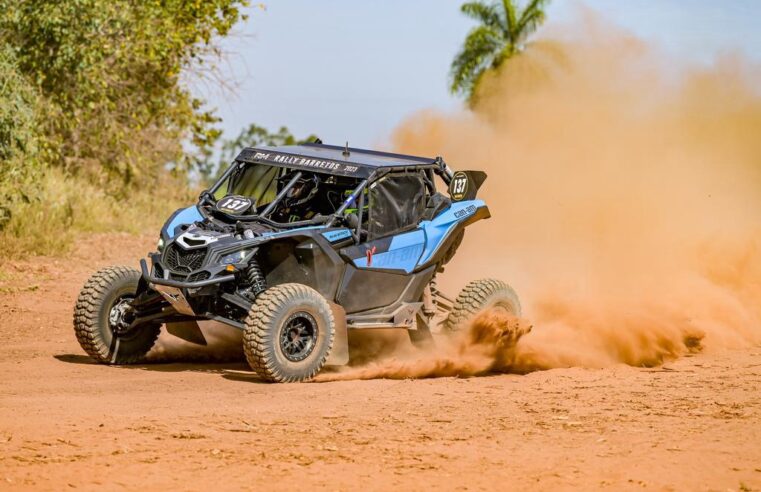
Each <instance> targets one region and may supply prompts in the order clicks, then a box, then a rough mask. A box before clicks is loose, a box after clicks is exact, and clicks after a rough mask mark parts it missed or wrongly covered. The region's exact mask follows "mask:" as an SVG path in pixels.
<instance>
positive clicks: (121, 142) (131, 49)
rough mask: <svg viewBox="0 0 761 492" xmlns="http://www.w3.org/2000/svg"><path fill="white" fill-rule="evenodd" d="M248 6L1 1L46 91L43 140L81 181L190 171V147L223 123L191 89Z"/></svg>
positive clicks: (232, 1)
mask: <svg viewBox="0 0 761 492" xmlns="http://www.w3.org/2000/svg"><path fill="white" fill-rule="evenodd" d="M245 4H246V0H203V1H201V0H141V1H138V2H136V1H132V0H67V1H59V0H0V39H1V40H2V42H3V44H4V45H5V46H9V47H10V48H11V50H12V54H13V57H14V59H15V65H16V68H17V70H18V73H19V76H20V77H24V79H25V80H26V81H27V82H28V83H29V85H30V86H31V87H33V88H34V90H36V91H38V92H39V95H40V96H41V98H42V99H43V101H44V103H45V105H46V107H45V117H44V118H43V119H41V120H39V134H40V135H39V140H40V141H42V142H44V144H45V146H46V147H47V148H48V149H50V153H49V156H50V162H51V163H53V164H55V165H58V166H60V167H61V168H63V169H64V170H65V171H66V172H68V173H72V174H85V175H87V176H89V177H90V178H95V179H96V180H97V179H100V180H102V179H104V178H105V179H109V181H114V180H116V181H119V182H121V184H123V185H124V187H129V186H130V185H132V184H143V183H145V182H147V181H150V180H151V179H155V178H156V176H157V174H158V173H160V172H161V171H162V170H163V169H164V166H165V165H166V164H167V163H173V164H174V165H175V166H176V167H177V168H178V169H181V168H183V167H186V166H187V164H188V162H189V161H188V160H187V159H184V157H183V156H184V153H183V149H182V142H183V141H192V142H193V143H194V144H196V145H198V146H200V147H203V146H207V145H210V144H212V143H213V142H214V141H215V140H216V138H217V137H218V135H219V132H218V131H217V130H216V129H214V128H213V124H214V123H215V122H216V121H217V119H216V118H215V117H214V116H213V115H212V114H211V113H209V112H207V111H205V110H204V109H203V103H202V101H200V100H198V99H197V98H195V97H193V96H192V95H191V93H190V92H189V91H188V89H187V88H186V87H185V85H184V84H183V83H182V82H183V80H182V77H183V71H185V70H187V69H188V68H189V67H192V66H198V65H203V63H204V62H205V61H207V59H208V56H209V55H213V54H214V53H215V49H214V44H213V41H214V39H215V38H216V37H218V36H224V35H226V34H227V33H228V32H229V31H230V29H231V28H232V26H233V25H234V24H235V23H236V22H237V21H238V20H239V19H241V18H242V17H243V15H242V13H241V10H240V8H241V7H242V6H243V5H245Z"/></svg>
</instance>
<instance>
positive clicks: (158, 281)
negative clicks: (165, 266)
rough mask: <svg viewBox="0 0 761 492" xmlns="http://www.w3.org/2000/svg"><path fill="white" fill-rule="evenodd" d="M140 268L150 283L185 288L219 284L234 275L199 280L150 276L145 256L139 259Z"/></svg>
mask: <svg viewBox="0 0 761 492" xmlns="http://www.w3.org/2000/svg"><path fill="white" fill-rule="evenodd" d="M140 270H142V273H143V278H144V279H145V281H146V282H148V283H150V284H156V285H166V286H168V287H179V288H185V289H196V288H199V287H206V286H207V285H215V284H221V283H224V282H230V281H233V280H235V275H223V276H221V277H213V278H210V279H206V280H199V281H197V282H182V281H180V280H169V279H166V278H159V277H153V276H151V273H150V269H149V268H148V262H146V261H145V258H143V259H141V260H140Z"/></svg>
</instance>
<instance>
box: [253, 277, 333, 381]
mask: <svg viewBox="0 0 761 492" xmlns="http://www.w3.org/2000/svg"><path fill="white" fill-rule="evenodd" d="M334 337H335V320H334V318H333V311H332V309H331V308H330V304H329V303H328V301H327V300H326V299H325V298H324V297H323V296H322V295H320V293H319V292H317V291H316V290H314V289H312V288H311V287H308V286H306V285H302V284H295V283H292V284H281V285H278V286H275V287H271V288H269V289H267V290H266V291H264V292H263V293H261V294H260V295H259V297H257V298H256V301H255V302H254V305H253V306H252V307H251V311H250V312H249V314H248V317H247V318H246V328H245V330H244V332H243V350H244V352H245V354H246V360H247V361H248V363H249V365H250V366H251V368H252V369H253V370H254V371H256V373H257V374H258V375H259V377H261V378H262V379H264V380H265V381H269V382H273V383H290V382H298V381H305V380H307V379H311V378H313V377H314V376H315V374H317V373H318V372H319V371H320V369H322V366H323V365H324V364H325V361H326V360H327V358H328V356H329V355H330V350H331V349H332V348H333V339H334Z"/></svg>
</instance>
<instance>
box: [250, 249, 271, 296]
mask: <svg viewBox="0 0 761 492" xmlns="http://www.w3.org/2000/svg"><path fill="white" fill-rule="evenodd" d="M246 280H247V283H248V288H247V289H246V292H247V294H248V297H251V298H254V297H256V296H258V295H259V294H260V293H261V292H263V291H264V290H266V289H267V280H266V279H265V278H264V272H262V267H260V266H259V262H258V261H256V258H252V259H251V260H250V261H249V262H248V268H247V269H246Z"/></svg>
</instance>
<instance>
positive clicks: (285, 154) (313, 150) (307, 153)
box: [236, 144, 437, 177]
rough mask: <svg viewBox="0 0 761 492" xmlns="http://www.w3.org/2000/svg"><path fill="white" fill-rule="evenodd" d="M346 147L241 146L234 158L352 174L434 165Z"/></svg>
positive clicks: (430, 160)
mask: <svg viewBox="0 0 761 492" xmlns="http://www.w3.org/2000/svg"><path fill="white" fill-rule="evenodd" d="M346 150H347V149H346V148H345V147H338V146H334V145H322V144H302V145H285V146H281V147H257V148H246V149H244V150H243V151H242V152H241V153H240V154H239V155H238V157H237V158H236V160H238V161H243V162H260V163H263V164H270V165H276V166H284V167H294V168H301V169H309V170H314V171H317V172H324V173H327V174H339V175H344V176H356V177H368V176H369V175H370V174H371V173H372V172H373V171H375V170H376V169H378V168H384V167H407V166H435V165H437V159H436V158H429V157H417V156H410V155H402V154H392V153H389V152H378V151H374V150H365V149H355V148H349V149H348V151H349V152H348V155H346V154H345V153H346Z"/></svg>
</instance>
